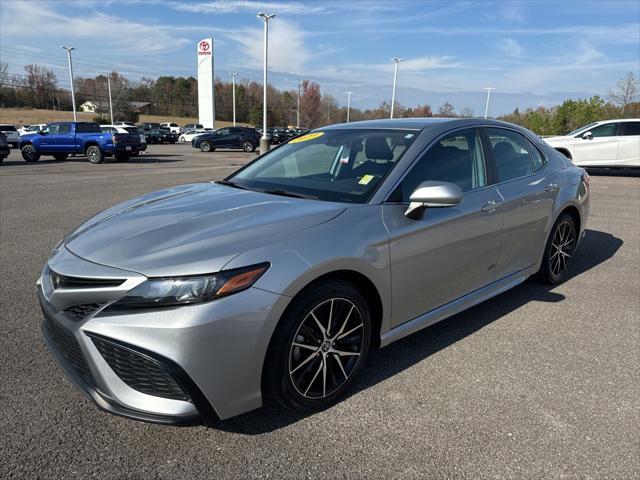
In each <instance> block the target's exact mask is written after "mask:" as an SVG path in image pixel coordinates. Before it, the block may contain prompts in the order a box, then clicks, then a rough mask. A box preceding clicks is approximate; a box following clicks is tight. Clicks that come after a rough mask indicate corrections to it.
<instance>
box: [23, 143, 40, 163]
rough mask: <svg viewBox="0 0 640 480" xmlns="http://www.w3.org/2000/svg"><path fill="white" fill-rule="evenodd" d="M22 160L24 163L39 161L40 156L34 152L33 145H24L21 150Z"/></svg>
mask: <svg viewBox="0 0 640 480" xmlns="http://www.w3.org/2000/svg"><path fill="white" fill-rule="evenodd" d="M21 153H22V158H23V159H24V160H25V161H26V162H37V161H38V160H40V154H39V153H38V152H37V151H36V149H35V148H34V146H33V145H25V146H24V147H22V150H21Z"/></svg>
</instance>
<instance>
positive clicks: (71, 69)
mask: <svg viewBox="0 0 640 480" xmlns="http://www.w3.org/2000/svg"><path fill="white" fill-rule="evenodd" d="M60 48H64V49H65V50H66V51H67V59H68V60H69V76H70V77H71V105H73V121H74V122H77V121H78V118H77V116H76V95H75V93H74V91H73V66H72V65H71V50H75V48H73V47H65V46H62V47H60Z"/></svg>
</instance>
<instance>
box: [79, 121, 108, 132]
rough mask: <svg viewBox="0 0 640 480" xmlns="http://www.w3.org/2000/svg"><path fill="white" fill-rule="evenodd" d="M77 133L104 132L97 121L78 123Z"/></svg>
mask: <svg viewBox="0 0 640 480" xmlns="http://www.w3.org/2000/svg"><path fill="white" fill-rule="evenodd" d="M76 133H102V129H101V128H100V125H98V124H97V123H78V124H77V125H76Z"/></svg>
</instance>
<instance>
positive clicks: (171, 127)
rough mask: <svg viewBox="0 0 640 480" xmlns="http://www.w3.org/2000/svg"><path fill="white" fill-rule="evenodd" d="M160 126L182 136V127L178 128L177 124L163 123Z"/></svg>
mask: <svg viewBox="0 0 640 480" xmlns="http://www.w3.org/2000/svg"><path fill="white" fill-rule="evenodd" d="M160 126H161V127H162V128H166V129H167V130H170V131H171V132H173V133H176V134H178V135H180V127H179V126H178V124H177V123H170V122H166V123H161V124H160Z"/></svg>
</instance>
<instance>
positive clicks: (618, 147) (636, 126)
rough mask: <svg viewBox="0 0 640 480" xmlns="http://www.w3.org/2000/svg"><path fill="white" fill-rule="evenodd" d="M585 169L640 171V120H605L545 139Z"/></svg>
mask: <svg viewBox="0 0 640 480" xmlns="http://www.w3.org/2000/svg"><path fill="white" fill-rule="evenodd" d="M544 140H545V141H546V142H547V143H548V144H549V145H551V146H552V147H553V148H555V149H556V150H558V151H559V152H561V153H563V154H564V155H565V156H567V157H569V158H570V159H571V160H572V161H573V163H574V164H576V165H579V166H581V167H640V119H638V118H629V119H624V120H605V121H602V122H595V123H591V124H589V125H585V126H584V127H581V128H579V129H577V130H574V131H573V132H571V133H567V134H566V135H562V136H557V137H549V138H545V139H544Z"/></svg>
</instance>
